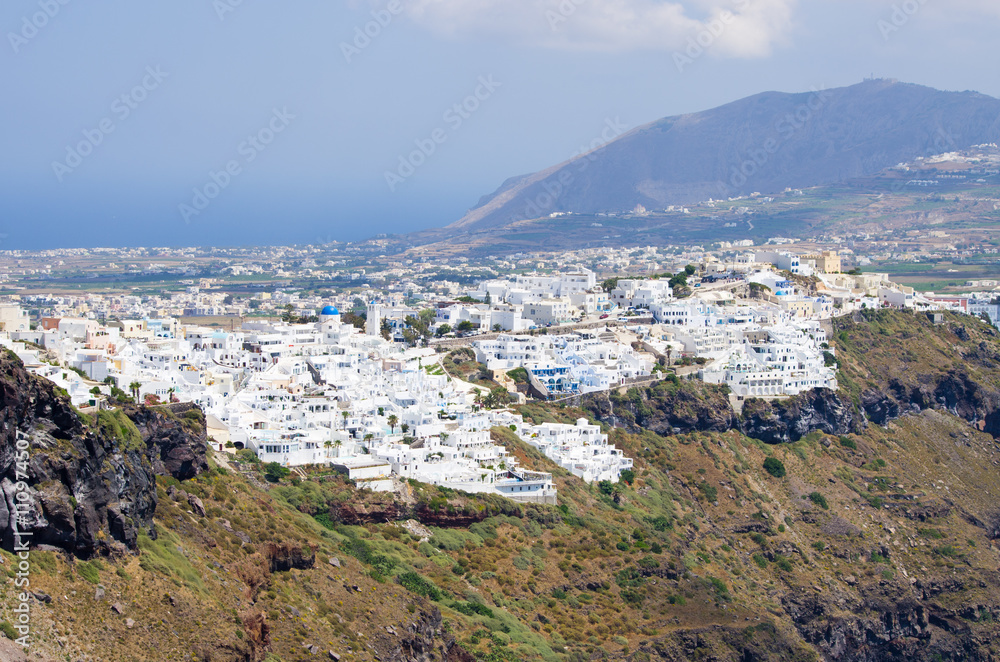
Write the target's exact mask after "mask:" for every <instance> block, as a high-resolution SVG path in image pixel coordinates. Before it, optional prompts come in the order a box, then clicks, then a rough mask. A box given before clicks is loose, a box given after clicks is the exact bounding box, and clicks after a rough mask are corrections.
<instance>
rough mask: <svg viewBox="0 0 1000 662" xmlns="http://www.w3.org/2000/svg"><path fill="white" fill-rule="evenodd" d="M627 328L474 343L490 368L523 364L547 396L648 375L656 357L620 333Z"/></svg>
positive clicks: (585, 390) (507, 368) (506, 369)
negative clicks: (629, 341) (625, 338)
mask: <svg viewBox="0 0 1000 662" xmlns="http://www.w3.org/2000/svg"><path fill="white" fill-rule="evenodd" d="M623 336H626V337H633V338H634V336H633V335H632V334H630V333H628V332H619V333H614V332H611V331H610V330H608V329H604V330H597V329H592V330H581V331H575V332H572V333H566V334H562V335H552V334H546V335H500V336H498V337H496V338H491V339H488V340H478V341H476V342H475V343H473V348H474V349H475V351H476V360H477V361H479V362H480V363H482V364H484V365H485V366H486V367H487V368H488V369H490V370H494V371H504V372H509V371H511V370H514V369H516V368H524V369H525V370H526V371H527V373H528V375H529V378H530V379H531V381H532V383H533V384H534V386H535V388H536V389H537V390H538V391H540V392H541V393H543V394H545V395H548V396H559V395H563V396H569V395H575V394H579V393H589V392H593V391H601V390H607V389H609V388H611V387H612V386H617V385H621V384H623V383H625V382H626V381H627V380H629V379H633V378H636V377H643V376H649V375H650V374H651V372H652V370H653V365H654V360H653V358H652V357H651V356H650V355H648V354H645V353H641V352H637V351H636V350H635V349H633V347H632V346H631V344H629V343H628V342H625V341H623V339H622V337H623Z"/></svg>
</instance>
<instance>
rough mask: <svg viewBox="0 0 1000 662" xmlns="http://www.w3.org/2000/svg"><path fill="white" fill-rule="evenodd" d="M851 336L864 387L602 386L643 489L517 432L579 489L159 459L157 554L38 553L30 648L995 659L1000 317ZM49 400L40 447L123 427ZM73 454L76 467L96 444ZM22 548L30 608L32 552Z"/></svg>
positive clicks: (539, 417)
mask: <svg viewBox="0 0 1000 662" xmlns="http://www.w3.org/2000/svg"><path fill="white" fill-rule="evenodd" d="M832 344H833V345H834V346H835V348H836V351H837V355H838V357H839V360H840V361H841V373H840V374H841V377H842V383H843V384H844V388H843V389H842V390H841V391H838V392H837V393H835V394H831V393H825V394H813V395H812V396H810V397H804V398H798V399H793V400H791V401H787V402H785V403H763V402H756V401H750V402H748V403H747V409H745V410H744V415H743V417H742V418H741V417H738V416H736V415H735V414H733V413H732V412H731V410H729V409H728V408H727V407H728V405H727V404H726V402H725V398H724V397H722V396H723V395H724V394H721V393H720V391H719V390H718V388H717V387H714V386H705V385H701V384H698V383H696V382H673V381H672V380H664V381H663V382H661V383H660V384H657V385H656V386H654V387H650V388H633V389H629V390H628V391H626V392H625V393H618V394H615V395H614V396H613V397H611V398H605V399H603V400H602V399H601V398H600V397H599V396H594V397H593V399H592V400H590V401H588V402H585V405H586V406H587V407H588V409H590V410H591V411H592V412H593V413H594V414H595V415H596V416H598V417H599V418H601V420H603V421H609V422H614V423H616V424H618V425H621V426H623V427H621V428H615V429H612V428H608V431H609V434H610V436H611V440H612V442H613V443H615V444H616V445H618V446H619V447H620V448H623V449H624V450H625V452H626V454H627V455H628V456H630V457H633V458H635V464H636V470H635V474H636V475H635V480H634V482H633V483H632V484H631V485H628V484H620V485H618V486H611V485H603V486H601V485H587V484H585V483H583V482H582V481H580V480H579V479H578V478H576V477H574V476H572V475H571V474H569V473H568V472H567V471H565V470H564V469H561V468H560V467H557V466H555V465H553V464H552V463H551V462H550V461H548V460H547V459H546V458H544V457H542V456H541V455H540V454H539V453H538V452H537V451H535V450H534V449H533V448H531V447H530V446H528V445H526V444H524V443H523V442H521V441H520V440H519V439H518V438H517V437H516V435H514V434H513V433H512V432H511V431H510V430H509V429H506V428H495V429H494V430H493V438H494V440H495V441H497V442H498V443H503V444H504V445H505V446H506V447H507V448H508V450H509V452H510V453H511V454H513V455H515V456H516V457H517V458H518V459H519V460H520V461H521V462H522V463H523V464H524V465H525V466H527V467H529V468H534V469H538V470H543V471H551V472H552V473H553V475H554V479H555V481H556V483H557V485H558V488H559V503H560V505H559V506H541V505H521V504H515V503H513V502H510V501H507V500H505V499H502V498H499V497H493V496H489V495H469V494H464V493H461V492H456V491H454V490H450V489H446V488H441V487H435V486H432V485H426V484H421V483H417V482H415V481H407V482H405V483H403V484H401V485H400V486H399V487H398V489H397V491H396V492H395V493H391V494H385V493H380V494H374V493H371V492H368V491H357V490H355V489H354V488H353V486H352V485H351V484H350V482H349V481H347V480H345V479H344V478H342V477H340V476H337V475H336V474H330V473H327V472H326V471H325V470H322V469H317V470H315V471H312V472H310V473H309V477H308V478H306V479H300V478H299V477H291V478H289V479H286V480H284V481H283V482H282V483H281V484H279V485H266V484H264V483H262V482H261V480H260V478H259V476H260V467H259V465H257V464H255V463H253V462H252V460H250V459H249V458H247V457H246V455H245V454H244V455H243V456H242V457H241V458H240V460H239V461H238V462H237V461H227V460H225V459H224V458H222V457H215V456H212V457H210V458H209V461H210V463H211V464H212V465H213V466H212V467H211V469H209V470H206V471H200V472H198V473H197V475H195V476H191V473H194V472H185V473H184V474H183V475H182V476H180V477H177V476H173V475H158V476H157V477H156V483H155V486H154V487H155V492H156V508H155V514H154V515H153V529H152V530H151V531H150V530H148V529H146V527H145V526H143V527H142V528H143V530H142V531H141V532H140V533H139V536H138V550H137V551H136V552H135V553H134V554H129V553H123V552H122V550H120V549H119V550H115V549H107V550H97V553H99V554H101V555H102V558H101V559H99V560H90V561H87V562H82V561H81V560H80V559H78V558H75V557H74V556H73V555H72V554H66V553H62V552H58V551H52V548H49V549H47V550H34V551H33V552H32V556H31V558H32V574H31V590H33V591H36V597H33V598H31V606H32V610H33V611H32V628H33V633H34V634H33V636H34V642H35V643H34V646H33V649H32V656H33V657H32V658H31V659H48V660H52V659H67V658H68V659H72V660H77V659H91V660H102V661H104V660H108V661H113V660H122V661H124V660H137V659H142V660H183V659H190V660H215V661H218V660H234V661H235V660H243V661H258V662H259V661H261V660H267V661H268V662H280V661H288V660H318V659H339V660H343V661H344V662H347V661H354V660H383V661H391V662H427V661H429V660H435V661H444V660H448V661H451V662H475V661H479V660H482V661H486V660H488V661H491V662H493V661H501V662H503V661H510V662H513V661H521V660H545V661H547V662H549V661H551V662H563V661H565V662H583V661H584V660H596V659H611V660H628V661H629V662H638V661H643V660H646V661H648V660H668V661H677V662H680V661H682V660H684V661H686V660H693V659H706V660H707V659H713V660H720V661H724V662H765V661H771V660H794V661H796V662H807V661H819V660H829V661H838V662H840V661H844V662H876V661H878V662H895V661H899V662H904V661H905V662H925V661H926V662H930V661H931V660H949V661H954V662H957V661H958V660H963V661H983V662H985V661H986V660H995V659H997V656H998V655H1000V645H998V643H997V642H1000V625H998V622H1000V572H998V570H997V568H998V566H1000V551H998V549H997V541H998V539H1000V510H998V508H997V504H998V503H1000V474H998V473H997V470H996V468H997V466H998V465H1000V448H998V444H997V437H996V436H994V435H1000V423H998V421H1000V415H998V413H997V412H998V411H1000V378H998V377H997V374H998V373H997V370H998V369H1000V335H998V333H997V332H996V330H995V329H993V328H992V327H989V326H987V325H985V324H983V323H982V322H981V321H979V320H977V319H974V318H970V317H961V316H957V315H951V314H949V315H946V323H945V324H943V325H940V326H934V325H932V324H931V323H930V322H929V321H928V320H927V318H926V317H925V316H920V315H915V314H911V313H903V312H888V311H879V312H875V311H871V312H869V313H868V314H866V315H859V316H858V317H857V318H855V319H841V320H838V321H837V322H836V327H835V336H834V339H833V340H832ZM40 388H42V385H41V384H40V383H39V382H36V381H35V380H33V379H32V380H27V381H26V382H25V383H23V384H21V389H22V391H24V392H25V393H29V394H33V393H40V391H39V390H38V389H40ZM834 401H836V402H837V403H839V405H838V406H831V405H832V404H834ZM7 402H8V403H11V402H14V401H11V400H8V401H7ZM16 402H17V403H26V402H29V398H24V399H19V400H17V401H16ZM64 404H65V402H63V405H64ZM32 405H33V406H34V407H35V411H36V412H37V413H36V414H35V415H33V416H27V417H25V416H24V415H23V411H21V417H20V418H18V417H17V414H18V411H20V410H17V405H15V406H13V407H12V406H11V405H10V404H8V406H7V407H6V408H4V409H2V410H0V413H3V414H4V415H6V416H8V418H7V420H10V421H12V422H13V421H15V420H19V421H22V422H27V423H28V425H23V426H22V427H21V428H20V429H21V430H22V432H25V433H29V432H30V431H31V430H40V431H41V432H39V434H36V435H34V437H33V439H32V452H33V453H34V454H36V455H37V456H39V457H41V456H42V455H43V454H46V453H47V452H48V450H47V449H48V448H50V447H49V446H48V445H47V444H50V443H51V442H50V439H49V436H47V435H49V434H50V433H51V436H53V437H57V436H58V435H56V434H54V431H55V430H56V429H57V428H58V429H59V430H70V429H73V430H77V431H78V432H79V434H80V435H88V434H92V436H96V437H101V438H104V437H103V435H102V434H101V433H99V432H98V431H93V430H91V429H90V425H89V424H88V423H87V422H86V421H74V420H70V419H65V420H63V417H62V413H60V412H63V409H62V406H61V405H60V404H59V403H58V402H54V401H53V398H52V397H51V395H50V394H48V395H47V394H45V393H41V395H40V396H39V397H38V398H37V399H36V400H35V401H34V402H32ZM66 409H67V411H66V412H64V413H67V414H71V413H72V412H71V410H68V407H67V408H66ZM51 412H55V413H57V414H59V417H60V419H61V420H60V422H59V423H58V424H55V425H50V422H52V421H53V419H52V418H51ZM520 412H521V413H522V414H523V415H524V416H525V417H526V418H528V419H531V420H533V421H535V422H541V421H543V420H552V421H560V422H572V421H574V420H575V419H576V418H578V417H579V416H581V415H586V414H587V412H586V411H584V410H582V409H577V408H572V407H568V406H563V405H552V404H545V403H534V402H533V403H529V404H527V405H525V406H523V407H521V408H520ZM803 421H804V422H803ZM793 422H794V423H795V425H794V426H792V425H791V423H793ZM135 423H136V426H137V428H138V429H139V431H140V432H141V433H142V434H143V435H144V438H145V437H146V436H147V433H146V432H145V430H147V429H148V428H150V426H149V425H148V424H147V422H146V421H145V420H144V417H143V416H136V417H135ZM782 426H784V427H782ZM793 427H794V429H792V428H793ZM654 429H655V430H657V431H654ZM676 430H680V432H679V433H676ZM782 430H784V432H782ZM193 431H194V432H198V429H197V426H195V428H194V429H193ZM831 431H832V432H831ZM848 431H849V432H848ZM43 432H44V434H43ZM753 435H761V436H766V437H767V438H769V439H775V440H777V439H785V438H790V439H797V441H795V442H794V443H773V444H766V443H763V442H762V441H760V440H759V439H755V438H754V437H753ZM154 436H155V437H156V438H163V437H164V435H163V434H155V435H149V438H152V437H154ZM5 443H9V442H5ZM109 447H111V448H112V449H113V448H114V444H110V446H109ZM114 454H115V453H112V455H114ZM170 455H174V454H173V453H171V454H170ZM772 458H773V460H778V461H780V462H781V463H782V466H783V467H784V468H785V469H786V473H785V474H784V475H779V476H775V475H772V473H770V472H769V471H767V470H766V469H765V468H764V467H765V460H768V459H772ZM66 461H67V470H68V471H67V475H72V474H73V473H74V471H73V470H74V469H75V468H77V467H86V466H88V464H87V463H88V462H89V459H88V458H86V457H80V458H71V457H67V459H66ZM771 465H773V461H772V462H771ZM227 467H228V468H227ZM179 468H183V466H179ZM115 469H116V479H117V480H123V481H124V484H125V485H126V486H128V485H129V484H131V483H132V481H137V482H139V483H143V484H144V483H145V481H146V480H147V469H148V467H146V466H145V464H143V466H138V465H137V466H134V467H132V468H131V470H129V468H128V467H127V466H123V467H122V468H121V469H120V470H119V468H118V466H117V465H116V467H115ZM109 478H111V476H109ZM123 494H128V492H127V491H125V492H123ZM136 498H138V497H136ZM39 532H40V533H41V529H40V530H39ZM154 533H155V538H154V537H153V535H152V534H154ZM8 549H9V548H8ZM64 549H68V551H72V548H66V547H64ZM105 554H107V556H104V555H105ZM0 560H2V564H0V568H2V569H4V570H6V571H7V574H8V576H9V577H10V580H9V581H8V582H7V584H5V585H3V586H0V597H2V598H3V600H0V621H4V620H5V621H12V619H13V618H14V614H13V613H12V611H11V609H12V607H13V606H14V605H15V604H17V602H16V601H15V600H14V596H15V595H16V589H15V587H14V585H13V583H12V582H13V577H14V576H15V573H14V571H13V568H14V563H15V562H16V560H17V559H16V557H14V556H13V555H11V554H10V553H9V551H3V552H0ZM4 629H6V628H4V627H3V624H2V623H0V630H4ZM331 652H332V653H333V654H332V655H331ZM36 654H37V655H39V656H40V657H35V656H36ZM3 655H4V651H3V648H2V647H0V659H4V658H3ZM335 656H339V657H335Z"/></svg>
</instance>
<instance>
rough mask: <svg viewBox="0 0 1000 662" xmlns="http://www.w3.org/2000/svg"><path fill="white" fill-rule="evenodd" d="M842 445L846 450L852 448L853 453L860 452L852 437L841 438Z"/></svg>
mask: <svg viewBox="0 0 1000 662" xmlns="http://www.w3.org/2000/svg"><path fill="white" fill-rule="evenodd" d="M840 445H841V446H843V447H844V448H850V449H851V450H852V451H856V450H858V444H857V443H856V442H855V441H854V440H853V439H851V438H850V437H841V438H840Z"/></svg>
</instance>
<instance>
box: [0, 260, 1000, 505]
mask: <svg viewBox="0 0 1000 662" xmlns="http://www.w3.org/2000/svg"><path fill="white" fill-rule="evenodd" d="M658 250H659V249H655V248H654V249H648V250H647V251H644V252H642V253H641V255H642V257H643V258H644V264H645V267H644V269H643V271H644V272H645V273H644V274H643V275H641V276H624V277H623V276H612V277H607V278H604V274H601V275H598V273H597V272H595V271H594V270H593V269H591V268H589V267H587V266H583V264H582V263H584V262H585V261H586V260H585V258H586V257H587V256H586V255H569V256H565V257H564V258H562V259H563V264H562V265H560V266H559V268H556V269H552V268H549V269H548V270H546V271H543V270H542V269H539V268H536V269H534V270H532V271H526V270H523V269H517V268H515V265H513V264H512V265H510V266H511V268H510V269H509V271H508V272H507V273H506V274H505V273H503V272H502V271H503V270H502V269H498V268H494V269H492V270H491V271H490V273H486V274H483V277H481V278H478V279H475V280H474V281H471V282H468V283H467V285H465V286H459V285H457V284H452V283H446V285H445V287H444V288H441V287H440V283H437V284H435V285H428V286H425V287H421V286H420V285H419V284H417V283H415V282H413V279H412V278H411V277H410V276H411V274H409V273H408V272H407V270H406V269H405V268H401V269H400V270H399V273H398V274H397V276H396V280H395V281H393V282H392V283H387V284H386V286H385V287H381V288H375V287H370V286H369V287H364V288H344V289H343V290H342V291H340V292H339V293H337V292H332V291H330V292H322V293H321V292H315V291H292V290H291V289H290V288H275V289H268V290H258V291H246V293H245V294H241V293H240V292H239V291H237V293H236V294H233V293H232V291H229V292H227V291H226V290H225V289H224V288H222V287H220V286H219V285H220V284H219V283H216V282H212V281H211V280H209V279H203V280H199V281H197V282H195V281H190V282H189V283H185V284H182V286H181V287H178V288H175V289H174V290H173V291H170V290H166V289H165V290H163V291H160V292H148V293H143V292H135V291H133V292H132V293H107V294H102V293H95V292H89V293H82V294H74V293H46V294H42V293H24V294H11V295H9V296H8V297H7V300H6V301H5V302H4V303H2V304H0V330H2V335H0V344H2V345H3V346H4V347H6V348H7V349H8V350H10V351H12V352H13V353H14V354H16V355H17V356H18V358H19V359H20V360H21V361H22V362H23V363H24V364H25V366H26V367H27V369H28V370H30V371H31V372H33V373H35V374H37V375H39V376H41V377H44V378H46V379H48V380H50V381H52V382H53V383H54V384H56V385H57V386H58V387H60V388H61V389H64V390H65V391H66V392H67V393H68V395H69V397H70V398H71V400H72V403H73V404H74V405H75V406H76V407H78V408H79V409H80V411H81V412H84V413H95V412H99V411H101V410H104V409H108V408H113V407H115V406H117V405H118V404H120V403H125V402H139V403H145V404H147V405H152V406H156V405H170V404H171V403H180V404H183V403H193V404H195V405H197V406H199V407H200V408H201V409H202V410H203V411H204V412H205V414H206V422H207V436H208V439H209V443H210V444H211V446H212V447H213V449H214V450H215V451H216V452H218V453H222V454H233V455H235V456H239V457H240V458H243V459H252V461H255V462H257V461H259V462H261V463H264V464H266V465H268V466H269V467H272V468H273V471H279V472H288V471H301V468H302V467H306V466H310V465H318V466H322V467H326V468H328V469H330V470H334V471H337V472H341V473H343V474H345V475H346V476H347V477H348V478H350V479H351V480H353V481H354V482H355V484H356V485H357V487H358V488H359V489H371V490H374V491H391V490H394V489H396V488H397V487H398V483H399V481H401V480H403V479H412V480H418V481H422V482H426V483H430V484H435V485H441V486H447V487H450V488H454V489H460V490H464V491H467V492H473V493H492V494H497V495H501V496H504V497H508V498H510V499H513V500H516V501H522V502H537V503H555V502H556V499H557V494H556V486H555V483H554V481H553V476H552V475H551V474H548V473H543V472H538V471H531V470H529V469H527V468H525V467H523V466H521V464H520V463H519V462H518V459H517V458H516V457H514V456H513V455H512V454H510V453H509V452H508V450H507V448H506V447H505V446H504V444H503V443H502V440H500V439H499V438H498V437H497V434H496V430H497V428H502V429H504V430H506V431H509V432H510V433H511V434H514V435H516V436H517V437H518V438H519V439H521V440H523V441H524V442H526V443H527V444H530V445H531V446H533V447H535V448H536V449H537V450H538V451H540V452H541V453H543V454H544V455H545V456H547V457H548V458H550V459H551V460H552V461H553V462H555V463H556V464H558V465H559V466H561V467H564V468H565V469H566V470H568V471H570V472H572V473H573V474H574V475H577V476H579V477H581V478H582V479H584V480H586V481H588V482H607V483H611V484H613V483H616V482H618V481H619V480H622V479H623V478H625V479H628V478H629V476H630V472H631V470H632V460H631V459H630V458H628V457H625V456H624V454H623V452H622V451H621V450H620V449H618V448H615V447H614V446H613V445H612V444H610V443H609V441H608V435H607V434H606V433H605V432H603V431H602V429H601V427H600V426H598V425H593V424H591V423H589V422H588V421H587V420H586V419H580V420H578V421H576V423H575V424H562V423H543V424H537V425H536V424H533V423H529V422H526V421H525V420H524V419H523V418H522V417H521V416H520V415H518V414H516V413H514V412H513V411H512V410H511V407H510V406H511V405H513V404H523V403H525V402H528V401H529V400H532V399H539V400H546V401H564V402H573V401H574V399H575V398H579V397H580V396H581V395H584V394H588V393H594V392H600V391H611V390H617V389H627V388H630V387H632V386H637V385H648V384H653V383H656V382H658V381H662V380H672V381H677V380H682V379H687V380H703V381H704V382H706V383H711V384H719V385H724V386H725V387H727V389H728V393H729V400H730V403H731V405H732V406H733V407H734V409H737V410H739V409H741V407H742V405H743V402H744V401H745V400H746V399H747V398H770V399H781V398H788V397H791V396H795V395H797V394H800V393H803V392H805V391H808V390H810V389H834V390H835V389H837V388H838V384H837V368H836V366H837V359H836V356H835V351H834V350H833V349H832V347H831V345H830V343H829V342H828V341H829V334H830V333H831V332H832V325H831V323H830V320H831V319H832V318H834V317H836V316H841V315H850V314H854V313H856V312H857V311H859V310H863V309H879V308H887V307H891V308H900V309H913V310H916V311H923V312H926V313H927V314H930V315H934V314H935V311H941V310H954V311H958V312H963V313H967V314H972V315H978V316H983V317H985V318H987V319H988V320H989V321H990V322H991V323H994V324H995V323H996V321H997V319H998V317H1000V313H998V309H1000V306H998V305H997V303H995V298H994V297H993V296H992V294H990V293H980V294H970V295H962V296H958V295H942V296H937V295H934V294H932V293H926V292H920V291H917V290H915V289H914V288H912V287H908V286H905V285H900V284H897V283H894V282H893V281H891V280H890V279H889V276H888V274H886V273H873V272H864V273H863V272H861V271H860V270H858V269H850V270H847V271H846V272H845V270H844V267H845V265H844V264H843V263H842V259H841V258H842V255H841V254H840V253H839V252H837V251H829V250H828V251H822V252H819V253H816V254H811V255H810V254H800V253H795V252H791V251H789V250H784V249H782V247H781V244H780V242H775V243H772V244H770V245H767V246H764V247H761V248H758V249H749V250H743V251H741V250H735V251H734V250H729V251H727V252H721V253H717V254H712V253H708V252H696V253H693V252H692V251H685V252H679V253H674V254H672V255H660V254H659V253H658ZM574 257H575V258H577V260H578V262H577V263H576V264H572V263H571V262H570V260H572V259H573V258H574ZM689 260H690V261H689ZM536 266H537V265H536ZM234 273H235V272H234ZM235 282H237V283H239V282H242V281H235ZM230 284H232V283H230ZM994 285H995V284H994ZM362 297H363V298H362ZM504 434H507V432H504Z"/></svg>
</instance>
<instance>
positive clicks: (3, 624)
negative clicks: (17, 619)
mask: <svg viewBox="0 0 1000 662" xmlns="http://www.w3.org/2000/svg"><path fill="white" fill-rule="evenodd" d="M0 632H3V636H5V637H7V638H8V639H10V640H11V641H14V640H16V639H17V630H15V629H14V626H13V625H11V624H10V623H8V622H7V621H0Z"/></svg>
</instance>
